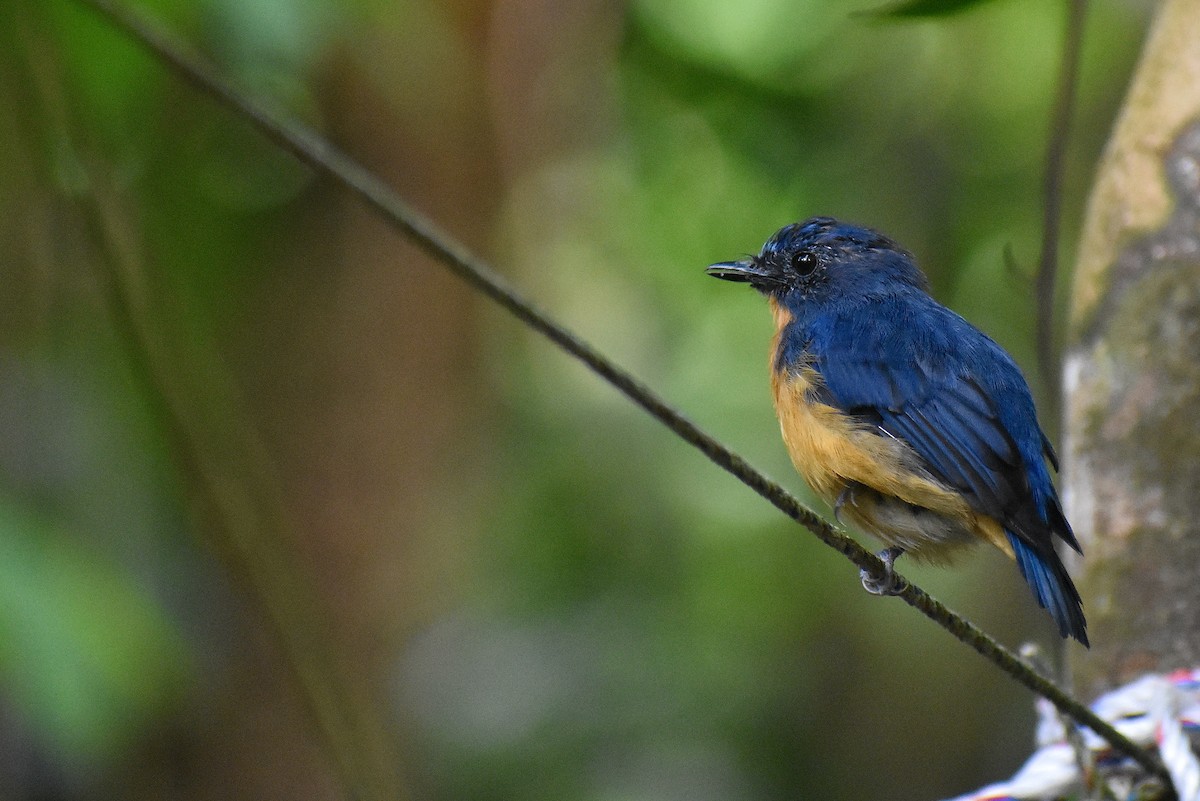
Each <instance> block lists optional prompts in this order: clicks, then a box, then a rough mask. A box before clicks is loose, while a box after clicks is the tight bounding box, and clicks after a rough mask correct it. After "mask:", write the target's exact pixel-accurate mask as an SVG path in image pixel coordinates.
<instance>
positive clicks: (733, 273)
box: [704, 259, 775, 284]
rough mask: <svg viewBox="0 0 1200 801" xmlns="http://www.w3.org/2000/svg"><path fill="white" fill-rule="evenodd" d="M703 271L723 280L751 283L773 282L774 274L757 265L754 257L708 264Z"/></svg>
mask: <svg viewBox="0 0 1200 801" xmlns="http://www.w3.org/2000/svg"><path fill="white" fill-rule="evenodd" d="M704 272H705V274H706V275H711V276H712V277H713V278H720V279H722V280H724V281H739V282H741V283H751V284H768V283H774V282H775V278H774V276H772V275H771V274H770V273H768V272H767V271H766V270H764V269H763V268H762V267H761V266H759V264H758V261H757V260H756V259H742V260H741V261H723V262H720V263H718V264H710V265H709V266H708V267H707V268H706V269H705V270H704Z"/></svg>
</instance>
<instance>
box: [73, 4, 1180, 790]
mask: <svg viewBox="0 0 1200 801" xmlns="http://www.w3.org/2000/svg"><path fill="white" fill-rule="evenodd" d="M75 2H78V3H81V4H82V5H84V6H86V7H88V8H91V9H92V10H94V11H96V12H98V13H99V14H101V15H102V16H103V17H104V18H105V19H107V20H108V21H109V22H110V23H111V24H113V25H114V26H115V27H117V28H118V29H119V30H121V31H122V32H123V33H124V34H125V35H126V36H128V37H130V39H132V40H133V41H135V42H137V43H138V44H139V45H141V46H142V47H143V48H145V49H146V50H148V51H149V52H150V53H151V54H152V55H153V56H154V57H155V58H157V59H158V60H159V61H162V62H163V63H165V64H167V65H168V66H170V67H171V68H172V69H173V70H174V71H175V72H176V73H178V74H179V76H180V77H182V78H184V79H185V80H187V81H188V82H189V83H191V84H193V85H194V86H195V87H197V88H198V89H200V90H201V91H202V92H204V93H205V94H207V95H209V96H211V97H213V98H214V99H216V100H217V101H219V102H220V103H221V104H222V105H224V106H227V107H228V108H229V109H231V110H232V111H234V112H235V113H236V114H237V115H238V116H240V117H243V118H245V119H247V120H249V121H250V122H251V123H253V124H254V126H255V127H256V128H257V129H258V130H259V131H260V132H261V133H263V134H264V135H265V136H267V138H269V139H270V140H271V141H273V142H274V143H275V144H277V145H278V146H279V147H281V148H282V149H284V150H286V151H288V152H289V153H291V154H292V155H293V156H295V157H296V158H297V159H299V160H300V161H301V162H303V163H304V164H307V165H308V166H309V167H311V168H312V169H314V170H315V171H317V172H318V173H321V174H323V175H327V176H329V177H330V178H332V179H333V180H334V181H336V182H337V183H339V184H341V185H342V186H344V187H345V188H346V189H348V190H350V192H351V193H352V194H354V195H356V196H357V197H358V198H359V199H360V200H361V201H363V202H364V203H366V204H367V205H368V206H369V207H371V208H372V209H374V210H375V211H376V212H378V213H379V215H380V216H381V217H383V218H384V220H386V221H387V222H388V223H389V224H390V225H392V226H393V227H395V228H397V229H398V230H400V231H401V232H403V233H404V234H406V235H407V236H408V237H410V238H411V239H412V240H414V241H415V242H416V243H417V244H418V245H419V246H420V247H421V248H422V249H423V250H425V251H426V252H427V253H428V254H429V255H430V256H432V257H433V258H434V259H436V260H437V261H439V262H441V263H442V264H443V265H444V266H445V267H446V268H447V269H449V270H450V271H451V272H453V273H454V274H455V275H457V276H459V277H460V278H462V279H463V280H464V281H466V282H467V283H468V284H470V285H471V286H472V287H474V288H475V289H477V290H478V291H479V292H481V293H482V294H484V295H486V296H487V297H489V298H491V299H492V300H494V301H495V302H496V303H498V304H499V305H500V306H502V307H504V308H505V309H507V310H508V311H509V312H511V313H512V314H513V315H514V316H515V317H517V318H518V319H519V320H521V321H522V322H523V323H525V324H526V325H528V326H529V327H530V328H533V329H535V330H536V331H538V332H539V333H541V334H542V335H544V336H545V337H546V338H547V339H549V340H551V341H552V342H554V343H555V344H556V345H558V346H559V347H560V348H561V349H562V350H564V351H566V352H567V353H569V354H570V355H572V356H574V357H575V358H576V359H578V360H580V361H581V362H583V363H584V364H585V365H586V366H587V367H588V368H589V369H590V370H592V371H593V372H595V373H596V374H597V375H599V376H600V377H602V378H603V379H604V380H605V381H607V382H609V383H610V384H612V385H613V386H614V387H616V388H617V389H618V390H620V391H621V392H622V393H623V394H624V395H625V396H626V397H628V398H629V399H630V400H631V401H633V402H634V403H636V404H637V405H638V406H640V407H642V408H643V409H644V410H645V411H646V412H648V413H649V414H650V415H651V416H653V417H654V418H656V419H657V420H658V421H659V422H661V423H662V424H663V425H665V426H666V427H667V428H669V429H670V430H671V431H673V432H675V434H677V435H678V436H679V437H681V438H682V439H684V440H685V441H687V442H688V443H690V444H691V445H693V446H695V447H696V448H698V449H699V450H700V451H701V452H702V453H704V455H705V456H707V457H708V458H709V459H711V460H712V461H713V462H714V463H716V464H717V465H718V466H720V467H722V468H723V469H725V470H726V471H728V472H729V473H731V474H732V475H733V476H734V477H736V478H737V479H738V480H740V481H741V482H742V483H744V484H746V486H748V487H750V488H751V489H752V490H754V491H755V492H757V493H758V494H759V495H761V496H762V497H763V498H764V499H765V500H767V501H768V502H770V503H771V504H772V505H773V506H775V507H776V508H777V509H779V510H780V511H781V512H783V513H784V514H785V515H787V516H788V517H790V518H791V519H792V520H794V521H796V522H797V523H799V524H801V525H802V526H804V527H805V528H807V529H808V530H809V531H811V532H812V533H813V534H814V535H815V536H816V537H817V538H818V539H820V540H821V541H822V542H823V543H825V544H826V545H828V546H829V547H831V548H833V549H834V550H836V551H838V552H840V553H842V554H843V555H845V556H846V557H847V558H848V559H849V560H850V561H851V562H853V563H854V564H856V565H857V566H858V567H860V568H863V569H866V570H869V571H872V572H874V573H879V572H880V571H882V569H883V564H882V562H880V561H879V559H878V558H876V557H875V555H874V554H872V553H871V552H870V551H868V550H867V549H865V548H863V547H862V546H861V545H859V544H858V543H857V542H855V541H854V540H853V539H851V538H850V537H848V536H846V535H845V534H843V533H842V532H840V531H838V530H836V529H835V528H833V526H831V525H830V524H829V523H828V522H826V521H825V520H824V519H823V518H822V517H820V516H819V515H818V514H817V513H816V512H813V511H812V510H811V509H808V508H807V507H805V506H804V505H803V504H801V503H800V502H799V501H798V500H797V499H796V498H795V497H793V496H792V495H791V494H790V493H788V492H787V490H785V489H784V488H783V487H781V486H780V485H779V484H777V483H775V482H774V481H772V480H771V479H769V478H767V477H766V476H765V475H764V474H763V473H761V472H760V471H759V470H757V469H756V468H754V467H752V466H751V465H750V464H749V463H748V462H747V461H746V460H745V459H743V458H742V457H741V456H739V455H737V454H736V453H734V452H733V451H732V450H730V449H729V448H728V447H726V446H725V445H723V444H721V443H720V442H718V441H717V440H716V439H715V438H714V437H712V436H711V435H709V434H708V433H706V432H705V431H703V430H702V429H700V427H699V426H697V425H696V424H695V423H693V422H692V421H691V420H689V419H688V418H687V417H686V416H684V415H683V414H682V413H680V412H678V411H677V410H675V409H674V408H673V407H672V406H670V405H669V404H668V403H667V402H666V401H665V400H663V399H662V398H661V397H659V396H658V394H657V393H655V392H654V391H653V390H651V389H650V388H649V387H647V386H646V385H645V384H643V383H642V382H640V381H639V380H637V379H636V378H634V377H633V376H632V375H631V374H630V373H629V372H627V371H626V370H624V369H622V368H621V367H619V366H617V365H616V364H615V363H613V362H612V361H611V360H609V359H608V358H607V357H605V356H603V355H602V354H600V353H599V352H598V351H596V350H595V349H594V348H592V347H591V346H590V345H589V344H587V343H586V342H584V341H583V340H582V339H580V338H579V337H577V336H576V335H575V334H573V333H572V332H570V331H569V330H567V329H566V328H565V327H563V326H562V325H560V324H559V323H557V322H555V321H554V320H553V319H551V318H550V317H549V316H548V315H547V314H546V313H544V312H542V311H540V310H539V309H537V308H536V307H535V306H534V305H533V304H532V303H530V302H529V301H527V300H525V299H524V298H523V297H522V296H521V295H520V294H519V293H518V292H517V291H516V290H515V289H514V288H513V287H512V286H511V285H509V283H508V282H507V281H506V280H505V279H503V278H502V277H501V276H499V275H498V274H496V273H495V271H493V270H492V268H491V267H490V266H488V264H487V263H486V262H484V261H483V260H482V259H480V258H479V257H478V256H476V255H475V254H473V253H471V252H470V250H468V249H467V248H466V247H464V246H463V245H462V244H460V243H458V242H456V241H455V240H454V239H453V238H451V237H450V236H449V235H447V234H446V233H444V232H443V231H441V230H440V229H439V228H438V227H437V226H436V225H435V224H434V223H433V222H432V221H431V220H429V219H428V218H426V217H425V216H424V215H422V214H420V213H419V212H417V211H416V210H414V209H412V208H410V207H409V205H408V204H407V203H405V202H404V200H403V199H402V198H401V197H400V196H399V195H398V194H397V193H396V192H395V190H393V189H392V188H391V187H389V186H388V185H387V184H386V183H384V182H383V180H381V179H380V178H379V177H377V176H376V175H375V174H374V173H372V172H371V171H369V170H367V169H366V168H365V167H363V166H362V165H360V164H358V163H357V162H356V161H354V160H353V159H351V158H350V157H349V156H347V155H346V154H344V153H342V152H341V151H340V150H338V149H337V148H336V147H334V146H333V145H332V144H330V143H329V142H328V141H327V140H326V139H324V138H322V137H321V136H320V135H319V134H317V133H316V132H315V131H313V130H312V129H311V128H308V127H306V126H304V125H302V124H300V123H299V122H297V121H296V120H294V119H292V118H290V117H288V116H287V115H285V114H283V113H282V112H280V111H277V110H274V109H270V108H268V106H267V105H266V104H265V103H264V102H262V101H260V100H259V99H257V98H253V97H251V96H249V95H248V94H245V93H243V92H241V91H239V90H237V89H236V88H234V87H233V85H232V84H231V83H230V82H229V81H227V80H225V79H224V78H223V77H222V76H220V75H219V74H217V72H216V71H214V70H213V69H212V68H210V67H209V66H207V65H206V64H205V63H204V62H203V61H202V60H201V59H199V58H197V57H195V56H192V55H189V54H187V53H186V52H185V51H184V48H183V47H182V46H181V45H179V44H178V43H177V42H176V41H174V40H173V39H171V38H170V37H168V36H167V35H165V34H163V33H161V32H159V31H158V30H157V29H155V28H154V27H152V26H151V25H149V24H148V23H147V22H146V21H145V20H143V19H142V18H141V17H139V16H138V15H136V14H134V13H132V12H130V11H129V10H127V9H125V8H124V7H122V6H120V5H118V4H117V3H114V2H112V0H75ZM898 597H900V598H901V599H903V600H904V602H905V603H907V604H909V605H910V606H912V607H914V608H915V609H917V610H919V611H920V612H922V613H923V614H924V615H925V616H926V617H928V618H930V619H931V620H933V621H934V622H935V623H937V624H938V625H940V626H941V627H942V628H944V629H946V630H947V631H948V632H950V633H951V634H952V635H953V636H954V637H955V638H957V639H958V640H960V641H961V642H963V643H964V644H966V645H968V646H970V647H971V648H973V649H974V650H975V651H976V652H978V653H979V654H981V655H982V656H983V657H984V658H986V659H988V660H989V661H991V662H992V663H993V664H995V665H996V666H997V667H999V668H1000V669H1001V670H1003V671H1004V672H1005V673H1007V674H1008V675H1009V676H1011V677H1012V678H1014V679H1015V680H1016V681H1018V682H1020V683H1021V684H1023V685H1025V686H1026V687H1028V688H1029V689H1030V690H1032V691H1033V692H1035V693H1037V694H1038V695H1041V696H1042V697H1044V698H1046V699H1047V700H1048V701H1050V702H1051V703H1052V704H1054V706H1055V707H1057V708H1058V709H1059V710H1060V711H1061V712H1062V713H1063V714H1065V715H1067V716H1069V717H1071V718H1072V719H1074V720H1075V721H1076V722H1078V723H1079V724H1081V725H1083V726H1087V727H1088V728H1090V729H1091V730H1092V731H1094V732H1096V734H1098V735H1100V736H1101V737H1103V738H1104V739H1105V740H1107V741H1108V742H1109V743H1110V744H1111V745H1112V746H1113V748H1115V749H1116V750H1118V751H1120V752H1121V753H1123V754H1125V755H1126V756H1128V757H1130V758H1131V759H1133V760H1134V761H1136V762H1137V763H1138V764H1140V765H1141V766H1142V767H1143V768H1145V769H1146V770H1148V771H1150V772H1151V773H1153V774H1155V775H1157V776H1160V777H1162V778H1163V779H1164V780H1166V781H1170V777H1169V775H1168V774H1167V772H1166V769H1165V768H1164V767H1163V765H1162V763H1161V762H1160V761H1159V760H1158V758H1157V757H1156V756H1155V755H1153V754H1151V753H1150V752H1148V751H1146V750H1144V749H1142V748H1139V747H1138V746H1137V745H1135V744H1134V743H1132V742H1131V741H1130V740H1129V739H1127V738H1126V737H1125V736H1124V735H1122V734H1121V733H1120V732H1118V731H1117V730H1116V729H1115V728H1113V727H1112V726H1111V725H1109V724H1108V723H1106V722H1105V721H1103V720H1101V719H1100V718H1099V717H1098V716H1097V715H1096V714H1095V713H1094V712H1092V711H1091V710H1090V709H1088V708H1087V707H1086V706H1084V705H1083V704H1082V703H1081V702H1080V701H1078V700H1076V699H1075V698H1073V697H1072V696H1070V695H1069V694H1068V693H1067V692H1066V691H1065V690H1063V689H1062V688H1061V687H1059V686H1058V685H1057V684H1056V683H1054V682H1052V681H1050V680H1049V679H1047V678H1045V677H1044V676H1041V675H1040V674H1038V673H1037V672H1036V671H1034V670H1033V669H1032V668H1030V667H1029V666H1028V665H1027V664H1025V663H1024V662H1023V661H1021V660H1020V659H1019V658H1018V657H1017V656H1016V655H1015V654H1013V653H1012V651H1010V650H1008V649H1007V648H1005V647H1004V646H1003V645H1001V644H999V643H998V642H996V640H994V639H993V638H992V637H991V636H989V635H988V634H986V633H984V632H983V631H982V630H981V629H979V628H978V627H977V626H975V625H974V624H973V623H971V622H970V621H968V620H966V619H965V618H963V617H962V616H961V615H959V614H958V613H956V612H953V611H951V610H950V609H949V608H947V607H946V606H945V605H944V604H942V603H941V602H940V601H938V600H937V599H935V598H933V597H932V596H930V595H929V594H928V593H926V592H925V591H924V590H922V589H921V588H920V587H917V586H916V585H915V584H912V583H911V582H906V587H905V589H904V591H903V592H901V593H900V594H899V596H898Z"/></svg>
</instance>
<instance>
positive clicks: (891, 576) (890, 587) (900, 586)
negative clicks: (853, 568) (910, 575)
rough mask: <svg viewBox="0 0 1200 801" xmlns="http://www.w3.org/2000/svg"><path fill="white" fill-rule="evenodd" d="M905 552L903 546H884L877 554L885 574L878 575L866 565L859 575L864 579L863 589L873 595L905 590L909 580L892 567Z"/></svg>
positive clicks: (896, 593)
mask: <svg viewBox="0 0 1200 801" xmlns="http://www.w3.org/2000/svg"><path fill="white" fill-rule="evenodd" d="M903 553H904V549H903V548H884V549H883V550H882V551H880V552H879V553H877V554H875V555H876V556H877V557H879V561H881V562H883V575H877V574H876V573H875V572H874V571H871V570H868V569H866V568H865V567H864V568H862V569H861V570H859V571H858V577H859V578H860V579H862V585H863V589H864V590H866V591H867V592H869V593H871V594H872V595H899V594H900V593H902V592H904V590H905V589H906V588H907V587H908V582H907V581H905V580H904V579H902V578H900V577H899V576H897V575H896V573H895V572H894V571H893V569H892V566H893V565H895V563H896V560H897V559H899V558H900V556H901V555H902V554H903Z"/></svg>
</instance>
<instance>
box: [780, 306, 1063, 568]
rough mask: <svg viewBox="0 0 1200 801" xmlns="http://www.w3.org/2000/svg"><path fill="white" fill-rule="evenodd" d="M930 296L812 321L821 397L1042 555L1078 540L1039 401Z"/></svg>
mask: <svg viewBox="0 0 1200 801" xmlns="http://www.w3.org/2000/svg"><path fill="white" fill-rule="evenodd" d="M926 298H928V296H925V295H921V296H901V297H900V298H893V299H882V300H879V301H877V302H875V303H874V304H873V305H872V306H871V307H870V308H869V309H863V308H862V307H859V308H858V309H856V310H855V311H854V313H852V314H843V315H837V314H831V315H827V316H825V317H823V318H822V319H819V320H816V321H813V323H812V324H811V325H810V326H809V327H808V329H807V331H806V333H805V338H806V339H807V342H806V343H805V347H804V348H803V349H804V350H805V351H806V352H807V353H808V354H809V356H810V358H813V359H815V362H814V365H813V366H814V367H815V368H816V369H817V371H818V372H819V373H820V374H821V377H822V379H823V382H824V387H823V390H822V392H823V394H824V395H825V396H826V397H825V398H824V399H825V400H826V402H828V403H830V404H831V405H833V406H836V407H837V408H840V409H842V410H843V411H845V412H847V413H848V414H850V415H852V416H854V417H856V418H858V419H860V420H862V421H863V422H865V423H867V424H869V425H874V426H878V427H879V428H880V429H881V430H882V431H884V432H886V433H887V434H889V435H891V436H894V437H897V438H898V439H901V440H903V441H905V442H907V443H908V444H909V445H910V446H912V448H913V450H915V451H916V452H917V454H918V455H919V456H920V457H921V458H922V460H923V461H924V462H925V465H926V467H927V469H928V470H929V472H930V474H932V475H933V476H934V477H935V478H937V479H938V480H940V481H942V482H943V483H945V484H947V485H949V486H951V487H954V488H955V489H957V490H959V491H960V492H962V493H963V495H964V497H965V498H966V499H967V501H968V503H970V504H971V505H972V507H973V508H975V509H976V510H977V511H979V512H982V513H983V514H986V515H988V516H989V517H992V518H994V519H996V520H997V521H998V522H1000V523H1001V524H1002V525H1003V526H1004V527H1005V529H1006V530H1009V531H1011V532H1013V533H1015V534H1016V536H1017V537H1018V538H1020V539H1022V540H1024V541H1026V542H1027V543H1028V544H1029V545H1030V546H1033V547H1036V548H1038V549H1039V550H1043V549H1046V548H1052V547H1053V546H1052V539H1051V536H1050V535H1051V533H1053V534H1055V535H1058V536H1059V537H1061V538H1062V539H1063V540H1064V541H1065V542H1067V543H1068V544H1069V545H1071V547H1073V548H1075V549H1076V550H1078V548H1079V546H1078V543H1077V542H1076V540H1075V536H1074V534H1073V533H1072V532H1071V528H1070V526H1069V525H1068V524H1067V521H1066V519H1065V517H1064V516H1063V513H1062V508H1061V505H1060V503H1059V500H1058V496H1057V493H1056V492H1055V490H1054V485H1053V483H1052V481H1051V478H1050V473H1049V470H1048V469H1047V467H1046V463H1045V458H1046V457H1047V456H1052V453H1053V452H1052V451H1050V450H1049V449H1048V444H1047V442H1046V440H1045V437H1044V435H1043V433H1042V431H1041V429H1040V427H1039V426H1038V423H1037V418H1036V412H1035V410H1034V406H1033V399H1032V397H1031V396H1030V394H1029V390H1028V388H1027V386H1026V384H1025V380H1024V378H1023V377H1022V376H1021V373H1020V370H1019V369H1018V368H1017V366H1016V364H1015V363H1014V362H1013V361H1012V359H1011V358H1010V357H1009V356H1008V354H1006V353H1005V352H1004V351H1003V349H1001V348H1000V347H999V346H998V345H996V343H995V342H993V341H992V340H991V339H989V338H988V337H987V336H986V335H984V334H983V333H982V332H980V331H979V330H978V329H976V328H974V327H973V326H971V325H970V324H969V323H967V322H966V321H965V320H963V319H962V318H961V317H959V316H958V315H957V314H954V312H951V311H950V310H948V309H946V308H945V307H942V306H940V305H938V304H936V303H935V302H934V301H933V300H932V299H928V300H926Z"/></svg>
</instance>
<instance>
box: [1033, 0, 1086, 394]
mask: <svg viewBox="0 0 1200 801" xmlns="http://www.w3.org/2000/svg"><path fill="white" fill-rule="evenodd" d="M1065 5H1066V9H1067V20H1066V28H1065V29H1064V31H1063V51H1062V62H1061V63H1060V65H1059V72H1058V90H1057V93H1056V94H1055V98H1054V111H1053V113H1052V114H1051V117H1050V140H1049V143H1048V144H1047V146H1046V165H1045V168H1044V171H1043V173H1042V250H1041V254H1040V255H1039V256H1038V268H1037V280H1036V282H1035V293H1036V295H1037V358H1038V369H1039V371H1040V372H1041V374H1042V381H1043V382H1044V383H1045V385H1046V389H1047V393H1046V395H1047V397H1049V398H1052V399H1053V402H1054V403H1055V407H1056V408H1057V404H1058V402H1059V399H1060V398H1061V391H1062V372H1061V370H1060V369H1059V359H1058V348H1057V347H1056V341H1055V336H1054V305H1055V304H1054V295H1055V287H1056V286H1057V283H1058V247H1059V231H1060V228H1061V225H1062V194H1063V192H1062V187H1063V180H1064V176H1065V172H1066V153H1067V145H1068V144H1069V143H1070V139H1071V117H1072V115H1073V112H1074V108H1075V95H1076V87H1077V86H1078V84H1079V54H1080V50H1081V49H1082V45H1083V25H1084V19H1085V17H1086V16H1087V0H1066V3H1065Z"/></svg>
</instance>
